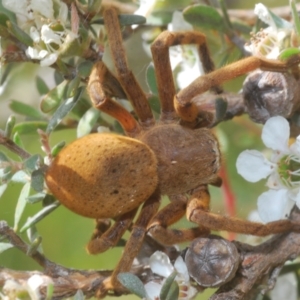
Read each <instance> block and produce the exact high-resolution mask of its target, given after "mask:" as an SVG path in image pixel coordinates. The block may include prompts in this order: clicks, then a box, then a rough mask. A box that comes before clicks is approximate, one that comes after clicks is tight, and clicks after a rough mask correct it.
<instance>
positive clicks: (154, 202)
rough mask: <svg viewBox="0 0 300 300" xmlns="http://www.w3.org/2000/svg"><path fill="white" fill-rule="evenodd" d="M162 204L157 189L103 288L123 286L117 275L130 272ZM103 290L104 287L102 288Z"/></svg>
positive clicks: (143, 210)
mask: <svg viewBox="0 0 300 300" xmlns="http://www.w3.org/2000/svg"><path fill="white" fill-rule="evenodd" d="M159 205H160V192H159V190H156V191H155V192H154V193H153V194H152V195H151V196H150V198H149V199H148V200H147V201H146V202H145V203H144V205H143V207H142V209H141V212H140V214H139V216H138V219H137V220H136V222H135V223H134V224H133V226H132V231H131V234H130V237H129V239H128V241H127V243H126V246H125V248H124V252H123V255H122V257H121V259H120V261H119V263H118V265H117V266H116V268H115V269H114V271H113V274H112V276H111V277H109V278H108V279H106V280H105V281H104V282H103V289H104V290H105V291H107V290H117V289H118V288H121V289H124V288H122V287H121V284H120V282H119V281H118V278H117V275H118V274H119V273H122V272H128V271H129V270H130V268H131V265H132V262H133V260H134V258H135V257H136V256H137V255H138V253H139V251H140V248H141V246H142V244H143V240H144V237H145V234H146V228H147V225H148V223H149V222H150V220H151V219H152V217H153V216H154V215H155V214H156V212H157V211H158V209H159ZM101 290H102V289H101Z"/></svg>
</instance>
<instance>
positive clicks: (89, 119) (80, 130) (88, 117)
mask: <svg viewBox="0 0 300 300" xmlns="http://www.w3.org/2000/svg"><path fill="white" fill-rule="evenodd" d="M98 118H99V111H98V110H97V109H95V108H94V107H91V108H90V109H89V110H87V111H86V112H85V114H84V115H83V116H82V118H81V119H80V120H79V123H78V126H77V137H78V138H79V137H82V136H84V135H87V134H89V133H90V132H91V130H92V129H93V127H94V126H95V124H96V122H97V120H98Z"/></svg>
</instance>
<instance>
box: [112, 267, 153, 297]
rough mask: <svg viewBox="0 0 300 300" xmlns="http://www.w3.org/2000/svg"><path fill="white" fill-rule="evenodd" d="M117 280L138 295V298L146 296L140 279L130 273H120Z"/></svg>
mask: <svg viewBox="0 0 300 300" xmlns="http://www.w3.org/2000/svg"><path fill="white" fill-rule="evenodd" d="M118 280H119V281H120V282H121V284H122V285H123V286H124V287H126V288H127V289H128V290H129V291H130V292H131V293H133V294H135V295H137V296H139V297H140V298H147V293H146V290H145V287H144V285H143V283H142V281H141V280H140V279H139V278H138V277H137V276H135V275H133V274H131V273H120V274H119V275H118Z"/></svg>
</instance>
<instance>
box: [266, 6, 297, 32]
mask: <svg viewBox="0 0 300 300" xmlns="http://www.w3.org/2000/svg"><path fill="white" fill-rule="evenodd" d="M267 10H268V13H269V17H270V18H271V19H272V20H273V22H274V23H275V25H276V27H277V28H282V29H285V28H288V29H292V28H293V26H292V24H291V23H290V22H288V21H286V20H284V19H282V18H280V17H278V16H277V15H275V14H274V13H273V12H272V11H271V10H269V9H268V8H267ZM262 21H263V22H264V20H262ZM268 25H270V24H268Z"/></svg>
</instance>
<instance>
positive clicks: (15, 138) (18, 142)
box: [13, 132, 24, 149]
mask: <svg viewBox="0 0 300 300" xmlns="http://www.w3.org/2000/svg"><path fill="white" fill-rule="evenodd" d="M13 142H14V143H15V144H16V145H18V146H19V147H20V148H23V149H24V145H23V142H22V139H21V137H20V135H19V133H18V132H15V133H14V136H13Z"/></svg>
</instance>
